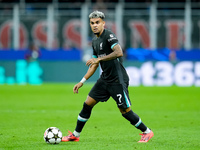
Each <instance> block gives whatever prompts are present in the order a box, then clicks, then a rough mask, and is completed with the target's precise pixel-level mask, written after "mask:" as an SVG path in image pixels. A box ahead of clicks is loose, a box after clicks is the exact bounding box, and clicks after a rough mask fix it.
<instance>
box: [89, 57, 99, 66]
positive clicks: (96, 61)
mask: <svg viewBox="0 0 200 150" xmlns="http://www.w3.org/2000/svg"><path fill="white" fill-rule="evenodd" d="M99 62H100V58H91V59H89V60H88V61H87V62H86V65H87V66H90V67H91V66H92V65H94V64H99Z"/></svg>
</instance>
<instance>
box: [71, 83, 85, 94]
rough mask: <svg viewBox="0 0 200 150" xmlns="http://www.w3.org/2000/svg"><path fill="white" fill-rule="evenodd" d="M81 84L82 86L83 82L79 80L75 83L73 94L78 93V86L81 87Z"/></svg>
mask: <svg viewBox="0 0 200 150" xmlns="http://www.w3.org/2000/svg"><path fill="white" fill-rule="evenodd" d="M82 86H83V83H81V82H79V83H77V84H76V85H75V86H74V88H73V91H74V94H75V93H78V89H79V88H80V87H82Z"/></svg>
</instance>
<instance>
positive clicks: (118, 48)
mask: <svg viewBox="0 0 200 150" xmlns="http://www.w3.org/2000/svg"><path fill="white" fill-rule="evenodd" d="M112 50H113V52H112V53H110V54H109V55H106V56H103V57H98V58H92V59H90V60H88V61H87V62H86V65H87V66H89V65H90V66H92V65H93V64H99V62H100V61H108V60H112V59H116V58H118V57H122V56H123V51H122V49H121V46H120V45H119V44H116V45H115V46H114V47H113V48H112Z"/></svg>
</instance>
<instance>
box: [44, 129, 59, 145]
mask: <svg viewBox="0 0 200 150" xmlns="http://www.w3.org/2000/svg"><path fill="white" fill-rule="evenodd" d="M61 140H62V132H61V131H60V130H59V129H58V128H56V127H50V128H48V129H46V131H45V132H44V141H45V142H46V143H50V144H59V143H60V142H61Z"/></svg>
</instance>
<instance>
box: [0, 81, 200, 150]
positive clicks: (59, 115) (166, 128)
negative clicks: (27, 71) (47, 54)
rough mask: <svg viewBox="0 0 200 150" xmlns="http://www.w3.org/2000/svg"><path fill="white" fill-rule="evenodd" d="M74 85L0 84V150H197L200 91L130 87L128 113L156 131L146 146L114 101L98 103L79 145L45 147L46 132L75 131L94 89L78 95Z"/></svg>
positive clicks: (180, 88)
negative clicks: (88, 94)
mask: <svg viewBox="0 0 200 150" xmlns="http://www.w3.org/2000/svg"><path fill="white" fill-rule="evenodd" d="M73 86H74V85H73V84H47V83H46V84H43V85H41V86H31V85H24V86H19V85H0V121H1V122H0V150H4V149H5V150H8V149H19V150H23V149H25V150H26V149H28V150H29V149H30V150H31V149H33V150H55V149H56V150H63V149H67V150H125V149H131V150H134V149H135V150H143V149H144V150H179V149H184V150H199V149H200V138H199V133H200V88H197V87H176V86H173V87H142V86H141V87H130V88H129V92H130V98H131V101H132V109H133V111H134V112H136V113H137V114H138V115H139V116H140V117H141V119H142V121H143V122H144V123H145V124H146V125H147V126H149V127H150V128H151V129H152V130H153V131H154V137H153V138H152V140H150V141H149V142H148V143H137V141H138V140H140V136H139V133H140V131H139V130H137V129H136V128H134V127H133V126H132V125H131V124H130V123H129V122H128V121H126V120H125V119H124V118H123V117H122V116H121V114H120V112H119V110H118V108H117V105H116V104H115V102H114V100H112V99H110V100H109V101H108V102H106V103H99V104H98V105H97V106H95V107H94V109H93V112H92V115H91V118H90V119H89V121H88V122H87V123H86V126H85V128H84V129H83V132H82V133H81V137H80V141H79V142H65V143H63V142H62V143H60V144H58V145H50V144H46V143H45V142H44V140H43V134H44V131H45V130H46V129H47V128H48V127H51V126H55V127H58V128H59V129H60V130H61V131H62V133H63V135H66V134H67V130H71V131H73V130H74V128H75V125H76V120H77V116H78V114H79V112H80V110H81V108H82V105H83V102H84V101H85V99H86V96H87V93H88V92H89V90H90V89H91V87H92V84H90V83H86V84H85V85H84V86H83V87H82V88H81V89H80V90H79V94H74V93H73V91H72V88H73Z"/></svg>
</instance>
